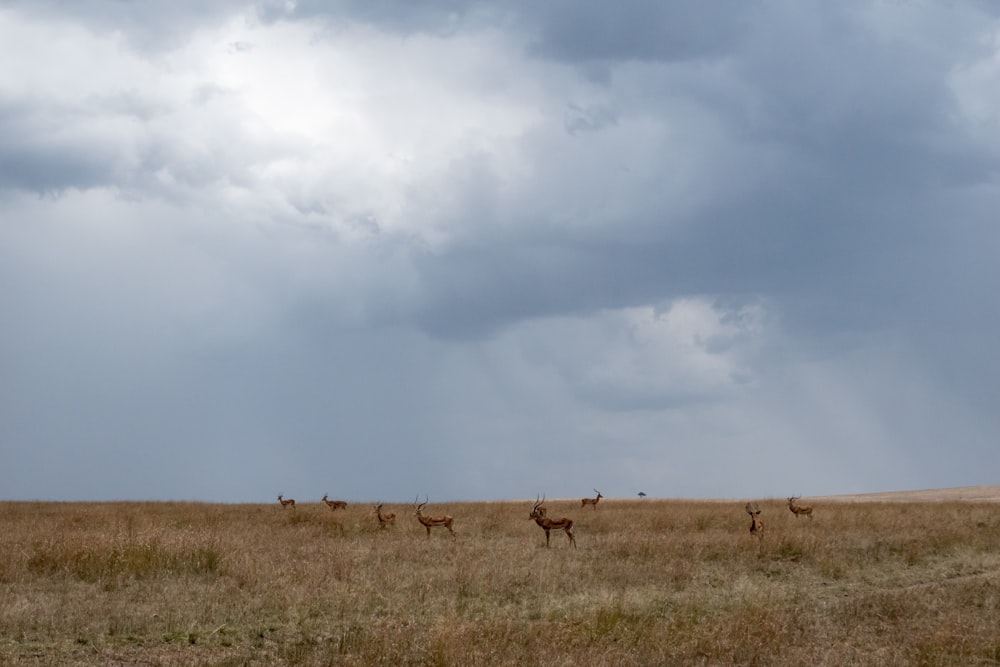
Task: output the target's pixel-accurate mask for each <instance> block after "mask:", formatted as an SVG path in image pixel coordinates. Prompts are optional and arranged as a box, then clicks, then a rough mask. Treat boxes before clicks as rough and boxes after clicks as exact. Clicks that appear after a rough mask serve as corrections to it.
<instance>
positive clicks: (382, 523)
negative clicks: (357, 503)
mask: <svg viewBox="0 0 1000 667" xmlns="http://www.w3.org/2000/svg"><path fill="white" fill-rule="evenodd" d="M375 516H376V517H377V518H378V527H379V528H385V527H386V526H387V525H389V524H390V523H391V524H395V523H396V514H395V512H389V513H388V514H382V503H379V504H377V505H375ZM427 532H430V529H429V528H428V529H427Z"/></svg>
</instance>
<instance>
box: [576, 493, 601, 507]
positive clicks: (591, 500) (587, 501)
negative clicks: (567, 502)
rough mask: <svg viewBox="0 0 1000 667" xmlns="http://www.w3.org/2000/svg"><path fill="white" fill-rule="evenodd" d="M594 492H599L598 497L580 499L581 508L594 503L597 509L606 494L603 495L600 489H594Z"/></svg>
mask: <svg viewBox="0 0 1000 667" xmlns="http://www.w3.org/2000/svg"><path fill="white" fill-rule="evenodd" d="M594 493H596V494H597V497H596V498H581V499H580V509H583V508H584V507H586V506H587V505H593V506H594V509H595V510H596V509H597V503H598V502H600V500H601V498H603V497H604V496H602V495H601V492H600V491H598V490H597V489H594Z"/></svg>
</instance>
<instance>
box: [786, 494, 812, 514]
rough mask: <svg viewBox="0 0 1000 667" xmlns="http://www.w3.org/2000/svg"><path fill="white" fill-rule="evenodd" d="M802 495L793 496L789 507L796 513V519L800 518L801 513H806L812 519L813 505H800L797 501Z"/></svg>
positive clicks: (789, 500)
mask: <svg viewBox="0 0 1000 667" xmlns="http://www.w3.org/2000/svg"><path fill="white" fill-rule="evenodd" d="M801 497H802V496H792V497H791V498H789V499H788V509H790V510H792V514H794V515H795V518H796V519H797V518H799V515H800V514H805V515H806V516H807V517H809V518H810V519H811V518H813V508H812V505H799V504H798V503H797V502H795V501H796V500H798V499H799V498H801Z"/></svg>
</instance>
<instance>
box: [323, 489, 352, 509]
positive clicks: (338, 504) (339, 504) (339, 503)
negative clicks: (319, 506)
mask: <svg viewBox="0 0 1000 667" xmlns="http://www.w3.org/2000/svg"><path fill="white" fill-rule="evenodd" d="M323 502H324V503H326V506H327V507H329V508H330V509H331V510H333V511H334V512H336V511H337V510H346V509H347V503H346V502H344V501H343V500H327V499H326V494H325V493H324V494H323Z"/></svg>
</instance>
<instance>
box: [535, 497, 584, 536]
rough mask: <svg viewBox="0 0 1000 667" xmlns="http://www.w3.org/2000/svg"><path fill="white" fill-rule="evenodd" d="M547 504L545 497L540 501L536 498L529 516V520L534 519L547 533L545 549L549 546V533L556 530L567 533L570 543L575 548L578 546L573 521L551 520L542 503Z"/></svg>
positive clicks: (563, 519) (564, 519)
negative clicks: (574, 535)
mask: <svg viewBox="0 0 1000 667" xmlns="http://www.w3.org/2000/svg"><path fill="white" fill-rule="evenodd" d="M544 502H545V496H542V499H541V500H539V499H538V496H535V504H534V506H532V508H531V514H529V515H528V518H529V519H534V520H535V523H537V524H538V525H539V526H541V528H542V530H544V531H545V547H546V548H548V546H549V532H550V531H551V530H552V529H553V528H555V529H556V530H562V531H565V532H566V537H568V538H569V543H570V544H572V545H573V546H574V547H575V546H576V538H575V537H573V519H568V518H566V517H563V518H561V519H550V518H549V517H547V516H546V515H545V508H544V507H542V503H544Z"/></svg>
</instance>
